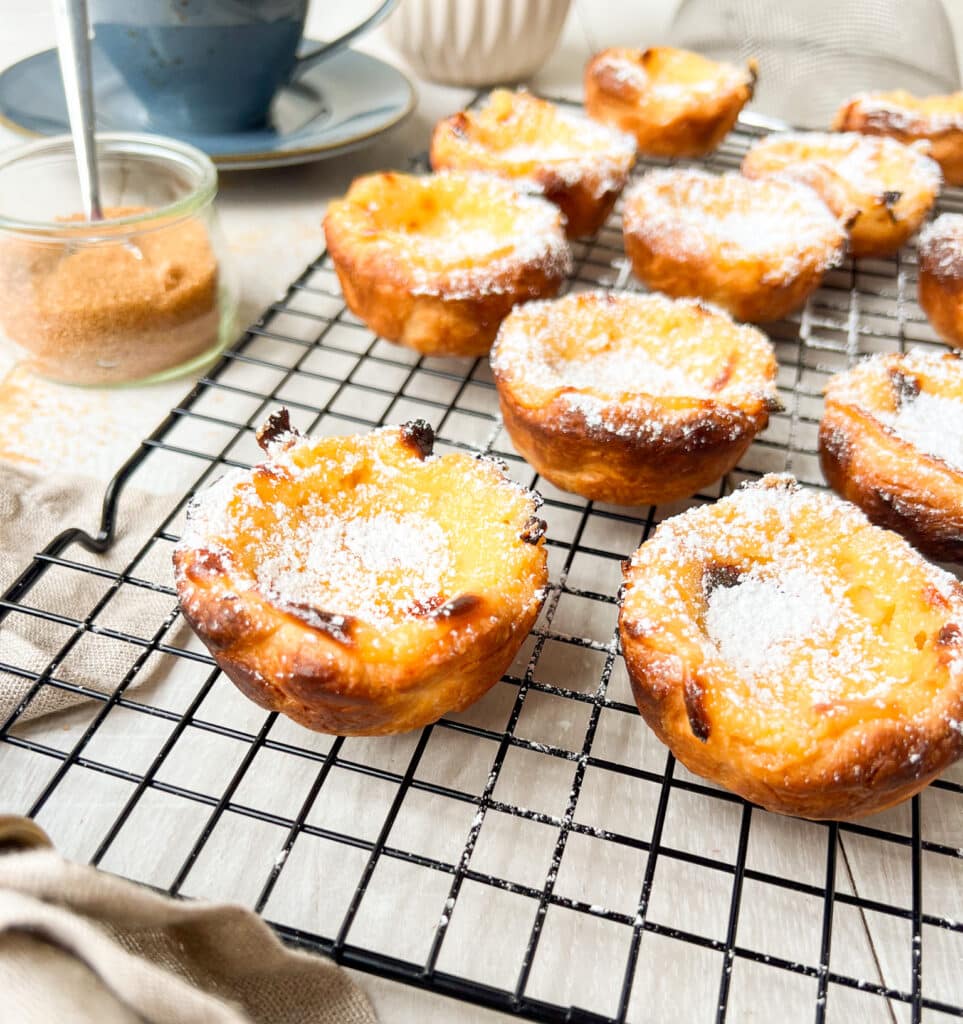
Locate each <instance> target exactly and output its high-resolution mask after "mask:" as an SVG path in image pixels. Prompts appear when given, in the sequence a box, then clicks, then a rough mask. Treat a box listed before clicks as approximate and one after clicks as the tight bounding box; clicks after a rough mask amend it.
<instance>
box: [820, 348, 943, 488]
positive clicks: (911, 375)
mask: <svg viewBox="0 0 963 1024" xmlns="http://www.w3.org/2000/svg"><path fill="white" fill-rule="evenodd" d="M826 396H827V399H828V400H830V401H831V402H835V403H838V404H840V405H848V406H852V407H853V408H855V409H859V410H860V411H862V412H863V413H865V414H868V415H869V416H872V417H873V418H874V419H875V420H876V421H877V422H878V423H880V424H881V425H882V426H883V427H885V428H886V429H887V430H889V431H891V432H892V433H893V434H895V435H896V436H897V437H898V438H900V439H901V440H902V441H905V442H906V443H907V444H911V445H913V447H914V448H916V449H917V451H919V452H921V453H922V454H924V455H929V456H932V457H933V458H937V459H940V460H941V461H942V462H945V463H946V464H947V466H949V467H950V468H951V469H954V470H956V471H958V472H963V359H961V358H960V357H959V356H957V355H955V354H954V353H949V352H927V351H924V350H922V349H915V350H913V351H911V352H908V353H906V354H905V355H901V354H898V353H885V354H879V355H875V356H870V357H869V358H867V359H864V360H863V361H862V362H860V363H858V364H857V365H856V366H854V367H853V368H852V369H851V370H848V371H846V372H845V373H841V374H838V375H837V376H835V377H833V379H832V380H831V381H830V383H829V385H828V386H827V388H826Z"/></svg>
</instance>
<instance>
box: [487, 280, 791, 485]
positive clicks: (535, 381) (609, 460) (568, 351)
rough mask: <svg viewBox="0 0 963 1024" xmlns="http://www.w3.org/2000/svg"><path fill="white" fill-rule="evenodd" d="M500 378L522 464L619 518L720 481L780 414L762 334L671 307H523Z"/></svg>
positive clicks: (576, 299)
mask: <svg viewBox="0 0 963 1024" xmlns="http://www.w3.org/2000/svg"><path fill="white" fill-rule="evenodd" d="M492 371H493V373H494V377H495V384H496V387H497V389H498V398H499V403H500V405H501V411H502V418H503V420H504V422H505V427H506V429H507V430H508V433H509V436H510V437H511V439H512V443H513V444H514V446H515V448H516V449H517V451H518V452H519V453H520V454H521V455H522V456H524V458H525V459H526V461H527V462H528V463H529V464H530V465H531V466H532V467H533V468H534V469H536V470H537V471H538V472H539V473H540V474H542V476H544V477H545V478H546V479H547V480H549V481H550V482H551V483H553V484H555V486H556V487H560V488H562V489H563V490H566V491H574V492H575V493H577V494H581V495H582V496H583V497H586V498H591V499H593V500H597V501H606V502H612V503H614V504H619V505H647V504H658V503H660V502H665V501H673V500H675V499H677V498H685V497H688V496H689V495H691V494H694V493H696V492H697V491H699V490H700V489H701V488H703V487H705V486H706V485H708V484H711V483H712V482H713V481H715V480H718V479H719V477H721V476H723V475H724V474H725V473H727V472H728V471H729V470H730V469H732V467H733V466H734V465H735V464H736V463H737V462H738V461H739V458H740V457H741V456H742V454H743V452H744V451H745V450H746V448H748V447H749V445H750V444H751V442H752V439H753V438H754V437H755V435H756V434H757V433H758V432H759V431H760V430H762V429H763V428H764V427H765V426H766V424H767V423H768V420H769V412H770V411H771V410H773V409H776V408H779V402H778V398H777V395H776V385H775V377H776V359H775V355H774V353H773V349H772V345H770V343H769V341H768V339H767V338H766V337H765V336H764V335H763V334H761V333H760V332H759V331H757V330H756V329H755V328H753V327H749V326H746V325H743V324H736V323H734V322H733V321H732V320H731V319H730V318H729V317H728V316H726V314H725V313H723V312H721V311H718V310H710V309H706V308H705V307H704V306H702V305H700V304H699V303H698V302H694V301H692V300H685V299H678V300H674V299H669V298H666V297H665V296H663V295H635V294H630V293H627V292H623V293H616V292H581V293H578V294H572V295H566V296H565V297H564V298H561V299H553V300H549V301H545V302H531V303H528V304H527V305H525V306H522V307H520V308H519V309H517V310H515V312H514V313H512V314H511V315H510V316H509V317H507V318H506V320H505V321H504V322H503V323H502V326H501V329H500V330H499V332H498V338H497V340H496V342H495V346H494V348H493V349H492Z"/></svg>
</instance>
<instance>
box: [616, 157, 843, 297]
mask: <svg viewBox="0 0 963 1024" xmlns="http://www.w3.org/2000/svg"><path fill="white" fill-rule="evenodd" d="M623 230H624V231H626V232H627V233H630V234H633V235H636V236H637V237H640V238H643V239H645V240H646V242H647V243H648V244H649V245H650V247H652V248H654V249H656V251H667V252H669V253H670V254H671V255H672V256H673V257H674V258H682V259H686V258H689V259H712V260H719V261H723V262H726V263H734V262H740V261H745V260H751V261H754V262H756V261H758V262H764V263H765V264H766V267H767V274H766V276H765V278H764V280H767V279H768V280H782V279H785V278H789V277H793V276H795V275H797V274H798V273H800V272H801V271H802V270H803V268H804V267H806V266H807V265H808V264H810V263H812V262H815V263H816V264H817V265H818V266H819V267H820V268H821V269H825V268H828V267H829V266H832V265H834V264H835V263H838V262H839V261H840V260H841V259H842V256H843V252H844V247H845V235H844V233H843V231H842V228H841V227H840V225H839V222H838V221H837V219H836V217H835V216H834V215H833V214H832V213H831V212H830V210H829V208H828V207H827V206H826V204H825V203H824V202H823V200H822V199H820V197H819V196H818V195H817V194H816V193H815V192H814V191H813V190H812V189H811V188H809V187H808V186H806V185H803V184H801V183H798V182H793V181H789V180H785V179H779V178H763V179H758V180H751V179H748V178H743V177H742V176H741V175H738V174H723V175H713V174H708V173H706V172H704V171H698V170H677V169H668V170H661V171H651V172H650V173H648V174H647V175H646V176H645V177H644V178H643V179H642V180H641V181H640V182H639V183H638V184H637V185H636V186H635V187H634V188H633V189H632V190H631V191H630V192H629V193H628V194H627V195H626V200H625V214H624V220H623Z"/></svg>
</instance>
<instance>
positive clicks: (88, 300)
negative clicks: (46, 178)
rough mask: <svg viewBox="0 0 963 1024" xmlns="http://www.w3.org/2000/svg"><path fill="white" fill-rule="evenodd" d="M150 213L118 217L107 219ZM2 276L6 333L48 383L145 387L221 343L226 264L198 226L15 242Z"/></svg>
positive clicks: (110, 214)
mask: <svg viewBox="0 0 963 1024" xmlns="http://www.w3.org/2000/svg"><path fill="white" fill-rule="evenodd" d="M147 212H148V211H147V210H145V209H143V208H138V207H133V208H125V207H119V208H113V209H108V210H105V211H104V215H105V218H108V219H114V218H120V217H125V218H126V217H131V216H135V215H137V214H143V213H147ZM71 220H79V218H71ZM0 275H2V279H3V281H4V284H5V289H4V291H5V294H4V302H3V303H2V304H0V328H2V330H3V332H4V333H5V334H6V336H7V337H8V338H9V339H10V340H11V341H13V342H15V343H16V344H18V345H20V346H21V347H22V348H23V349H25V350H27V351H28V352H29V353H30V359H29V362H30V364H31V366H32V367H33V368H34V369H35V370H36V371H37V372H38V373H40V374H42V375H43V376H45V377H51V378H54V379H56V380H62V381H69V382H71V383H74V384H110V383H114V382H119V381H130V380H139V379H142V378H144V377H150V376H153V375H154V374H156V373H159V372H161V371H163V370H166V369H168V368H170V367H172V366H180V365H181V364H183V363H187V362H189V361H190V360H192V359H194V358H195V357H197V356H199V355H201V354H203V353H205V352H207V351H209V350H211V349H212V348H213V347H214V346H215V344H216V342H217V336H218V326H219V321H220V313H219V308H218V295H217V280H218V270H217V259H216V258H215V256H214V252H213V250H212V248H211V245H210V242H209V240H208V237H207V232H206V230H205V228H204V225H203V224H201V223H200V222H199V221H196V220H187V221H184V222H181V223H175V224H171V225H169V226H166V227H159V228H156V229H154V230H152V231H147V232H143V233H140V234H138V236H137V237H136V238H133V239H114V238H111V239H109V240H105V241H95V242H92V243H85V244H75V245H68V246H64V245H63V244H53V243H43V244H37V243H31V242H23V241H20V240H14V241H6V242H4V244H3V245H2V247H0Z"/></svg>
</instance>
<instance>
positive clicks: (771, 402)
mask: <svg viewBox="0 0 963 1024" xmlns="http://www.w3.org/2000/svg"><path fill="white" fill-rule="evenodd" d="M765 403H766V412H785V411H786V403H785V402H783V400H782V399H781V398H780V397H779V395H766V397H765Z"/></svg>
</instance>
